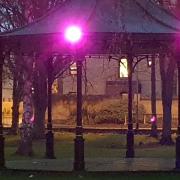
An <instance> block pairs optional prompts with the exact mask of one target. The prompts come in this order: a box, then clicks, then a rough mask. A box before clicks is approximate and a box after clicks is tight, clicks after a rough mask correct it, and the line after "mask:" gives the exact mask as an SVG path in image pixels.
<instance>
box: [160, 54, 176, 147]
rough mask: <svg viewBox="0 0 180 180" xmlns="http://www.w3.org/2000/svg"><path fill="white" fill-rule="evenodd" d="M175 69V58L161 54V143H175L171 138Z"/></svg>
mask: <svg viewBox="0 0 180 180" xmlns="http://www.w3.org/2000/svg"><path fill="white" fill-rule="evenodd" d="M174 70H175V60H174V58H172V56H171V57H167V56H165V55H164V56H160V72H161V82H162V106H163V130H162V137H161V140H160V144H162V145H171V144H173V141H172V138H171V121H172V113H171V107H172V97H173V78H174Z"/></svg>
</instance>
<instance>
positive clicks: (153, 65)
mask: <svg viewBox="0 0 180 180" xmlns="http://www.w3.org/2000/svg"><path fill="white" fill-rule="evenodd" d="M151 111H152V124H151V133H150V136H151V137H155V138H157V137H158V132H157V114H156V62H155V54H153V55H152V63H151Z"/></svg>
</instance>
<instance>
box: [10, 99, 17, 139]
mask: <svg viewBox="0 0 180 180" xmlns="http://www.w3.org/2000/svg"><path fill="white" fill-rule="evenodd" d="M18 127H19V101H16V100H15V99H13V107H12V125H11V131H10V133H11V134H14V135H16V134H17V132H18Z"/></svg>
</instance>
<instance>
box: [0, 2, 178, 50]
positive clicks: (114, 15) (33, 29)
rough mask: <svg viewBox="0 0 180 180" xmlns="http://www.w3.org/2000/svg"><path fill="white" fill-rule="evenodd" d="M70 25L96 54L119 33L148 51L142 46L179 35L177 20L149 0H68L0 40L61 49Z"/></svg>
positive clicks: (119, 38) (4, 35)
mask: <svg viewBox="0 0 180 180" xmlns="http://www.w3.org/2000/svg"><path fill="white" fill-rule="evenodd" d="M71 24H77V25H79V26H81V27H82V29H83V32H84V34H85V35H86V37H88V38H87V39H88V43H89V44H88V48H87V46H86V49H87V50H88V49H91V50H92V47H94V45H93V44H94V43H95V42H96V43H95V44H96V50H97V51H99V50H100V49H102V48H103V47H104V48H105V46H106V45H104V44H105V43H106V42H107V40H109V41H110V40H112V38H113V36H114V35H115V36H116V40H117V41H121V40H122V36H121V35H122V34H128V35H131V37H132V39H133V41H134V42H135V43H136V44H139V43H141V44H142V46H144V48H145V49H148V48H149V47H147V48H146V47H145V46H147V44H150V45H151V47H152V44H151V41H152V40H153V41H152V42H155V41H158V42H160V41H163V42H164V41H167V42H168V41H169V39H170V37H171V36H174V35H175V34H178V33H179V32H180V20H179V19H178V18H177V17H175V16H174V15H173V14H171V13H169V12H168V11H167V10H165V9H163V8H162V7H160V6H159V5H157V4H155V3H154V2H153V1H152V0H67V2H65V3H64V4H63V5H61V6H59V7H56V8H55V9H54V10H53V11H51V12H49V13H48V14H47V15H45V16H44V17H42V18H40V19H38V20H37V21H35V22H33V23H31V24H29V25H27V26H24V27H22V28H19V29H16V30H13V31H11V32H8V33H4V34H2V35H1V36H0V37H1V38H2V39H4V40H5V41H6V42H11V43H9V45H12V44H14V42H18V43H19V44H22V46H23V47H26V44H27V43H24V42H27V41H29V42H30V43H33V44H34V46H33V48H37V46H38V47H39V48H42V47H43V45H44V44H46V46H51V48H48V49H51V50H57V49H58V47H61V50H62V46H61V45H62V41H61V40H59V42H58V43H57V41H58V40H57V39H61V38H62V37H63V33H64V31H65V28H66V27H67V26H68V25H71ZM57 35H58V37H59V38H57ZM117 36H118V38H117ZM105 40H106V42H105ZM60 41H61V42H60ZM100 41H101V43H100ZM12 42H13V43H12ZM97 42H99V43H97ZM57 44H58V45H57ZM60 44H61V45H60ZM97 44H99V47H97ZM143 44H144V45H143ZM156 44H157V42H156ZM137 46H138V47H139V45H137ZM26 48H27V47H26ZM30 49H31V48H30ZM96 50H94V52H96ZM88 51H89V50H88ZM96 53H97V52H96Z"/></svg>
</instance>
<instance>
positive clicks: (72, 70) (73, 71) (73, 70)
mask: <svg viewBox="0 0 180 180" xmlns="http://www.w3.org/2000/svg"><path fill="white" fill-rule="evenodd" d="M70 74H71V75H76V74H77V65H76V62H74V63H73V64H71V66H70Z"/></svg>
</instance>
